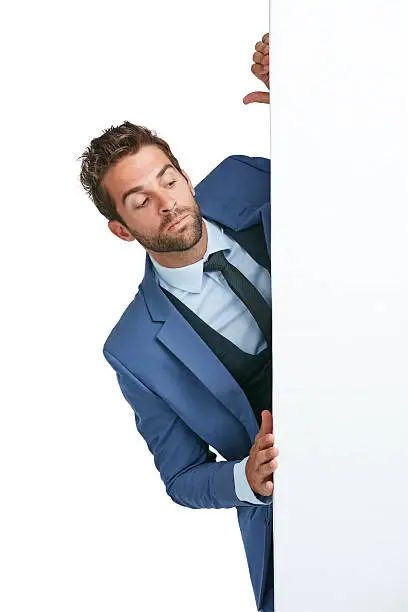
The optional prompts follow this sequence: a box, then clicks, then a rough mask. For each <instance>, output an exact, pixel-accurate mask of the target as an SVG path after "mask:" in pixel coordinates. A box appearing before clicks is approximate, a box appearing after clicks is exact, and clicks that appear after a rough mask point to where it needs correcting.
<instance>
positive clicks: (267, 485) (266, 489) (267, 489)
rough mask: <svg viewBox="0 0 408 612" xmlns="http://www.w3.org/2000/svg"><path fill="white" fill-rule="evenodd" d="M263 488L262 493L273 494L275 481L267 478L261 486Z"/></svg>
mask: <svg viewBox="0 0 408 612" xmlns="http://www.w3.org/2000/svg"><path fill="white" fill-rule="evenodd" d="M259 488H260V490H261V493H260V495H266V496H268V495H272V492H273V482H272V480H266V481H265V482H263V483H262V484H261V486H260V487H259Z"/></svg>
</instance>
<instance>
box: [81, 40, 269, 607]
mask: <svg viewBox="0 0 408 612" xmlns="http://www.w3.org/2000/svg"><path fill="white" fill-rule="evenodd" d="M255 49H256V52H255V53H254V55H253V60H254V65H253V67H252V71H253V73H254V74H256V76H258V77H259V78H260V79H261V80H262V81H263V82H264V83H265V84H266V85H267V86H269V66H268V59H269V38H268V35H265V36H264V37H263V39H262V41H259V42H258V43H257V45H256V46H255ZM267 96H269V94H267V92H253V93H251V94H248V96H246V97H245V98H244V103H252V102H268V101H269V97H267ZM269 165H270V164H269V160H266V159H264V158H250V157H246V156H243V155H233V156H231V157H228V158H227V159H226V160H224V161H223V162H222V163H221V164H219V165H218V166H217V167H216V168H215V169H214V170H213V171H212V172H211V173H210V174H209V175H208V176H207V177H206V178H205V179H203V180H202V181H201V182H200V183H199V185H197V187H196V189H194V187H193V186H192V184H191V181H190V178H189V176H188V175H187V173H186V172H185V171H184V170H182V169H181V168H180V166H179V163H178V161H177V159H176V158H175V157H174V155H173V153H172V151H171V150H170V147H169V146H168V144H167V143H166V142H165V141H163V140H162V139H161V138H159V137H157V136H156V135H155V134H153V133H152V132H150V130H148V129H147V128H144V127H141V126H135V125H133V124H131V123H129V122H125V123H124V124H123V125H121V126H118V127H116V128H111V129H110V130H107V131H106V132H104V133H103V134H102V136H100V137H99V138H96V139H94V140H92V142H91V144H90V146H89V147H88V149H87V150H86V151H85V153H84V154H83V156H82V169H81V182H82V185H83V186H84V188H85V189H86V191H87V192H88V194H89V195H90V196H91V197H92V199H93V201H94V203H95V204H96V206H97V207H98V209H99V210H100V212H101V213H102V214H104V215H105V216H106V217H107V218H108V219H109V223H108V227H109V229H110V231H112V232H113V233H114V234H115V235H116V236H117V237H119V238H120V239H121V240H125V241H132V240H137V241H138V242H139V243H140V244H141V245H142V246H143V247H144V249H145V250H146V265H145V275H144V278H143V281H142V283H141V284H140V286H139V291H138V292H137V294H136V295H135V298H134V300H133V301H132V302H131V304H129V306H128V307H127V308H126V310H125V312H124V313H123V314H122V316H121V318H120V320H119V321H118V323H117V324H116V325H115V327H114V328H113V330H112V332H111V333H110V335H109V337H108V339H107V340H106V342H105V345H104V348H103V352H104V356H105V358H106V359H107V361H108V362H109V363H110V365H111V366H112V367H113V368H114V370H115V372H116V376H117V379H118V382H119V385H120V388H121V391H122V393H123V395H124V397H125V398H126V400H127V401H128V402H129V404H130V405H131V407H132V408H133V410H134V413H135V420H136V426H137V429H138V431H139V432H140V434H141V435H142V436H143V438H144V439H145V441H146V443H147V445H148V448H149V450H150V451H151V452H152V454H153V456H154V461H155V465H156V467H157V469H158V470H159V472H160V476H161V478H162V480H163V482H164V484H165V487H166V491H167V493H168V494H169V496H170V497H171V498H172V499H173V500H174V501H175V502H176V503H178V504H180V505H183V506H187V507H190V508H232V507H236V508H237V513H238V521H239V525H240V529H241V534H242V538H243V541H244V546H245V551H246V555H247V560H248V566H249V571H250V576H251V580H252V586H253V589H254V594H255V598H256V603H257V607H258V609H261V605H262V604H263V608H262V609H263V610H264V612H271V611H272V610H273V568H272V508H271V502H272V489H273V480H272V477H273V472H274V471H275V470H276V467H277V464H276V457H277V455H278V450H277V448H275V446H274V436H273V434H272V415H271V412H270V410H271V384H272V358H271V278H270V202H269V190H270V172H269ZM209 446H212V447H213V448H215V449H216V450H217V451H218V452H219V453H220V455H221V456H222V457H224V458H225V460H224V461H216V456H215V454H214V453H213V452H211V451H210V450H209Z"/></svg>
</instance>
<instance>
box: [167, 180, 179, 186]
mask: <svg viewBox="0 0 408 612" xmlns="http://www.w3.org/2000/svg"><path fill="white" fill-rule="evenodd" d="M175 183H177V181H176V180H174V181H171V182H170V183H169V185H168V186H169V187H172V186H173V185H174V184H175Z"/></svg>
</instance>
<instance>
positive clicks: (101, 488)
mask: <svg viewBox="0 0 408 612" xmlns="http://www.w3.org/2000/svg"><path fill="white" fill-rule="evenodd" d="M268 16H269V6H268V3H267V1H266V0H260V1H259V2H257V3H256V4H255V3H253V2H249V1H245V2H243V1H237V0H222V2H220V1H215V0H205V2H204V1H203V2H192V1H189V2H188V1H186V0H185V1H181V0H173V1H172V2H165V1H164V0H160V1H158V0H153V1H151V2H134V1H133V2H125V1H123V0H118V1H116V2H101V1H99V2H94V1H86V0H84V1H83V2H68V3H55V2H54V3H51V2H44V1H39V2H34V3H28V2H22V3H17V4H14V5H11V4H9V5H8V7H7V9H3V15H2V19H1V21H2V32H1V37H0V38H1V40H2V47H3V48H2V54H1V56H2V63H3V70H2V90H3V93H2V107H3V110H2V115H1V116H2V124H1V146H0V150H1V156H2V158H1V169H2V180H1V196H2V197H1V205H2V230H3V231H2V236H1V261H2V289H3V292H2V295H3V297H2V305H1V310H2V315H1V324H2V332H1V345H2V384H1V394H2V398H1V423H0V466H1V468H0V470H1V482H0V495H1V498H2V502H1V506H0V512H1V521H0V529H1V542H0V550H1V553H0V554H1V557H0V563H1V568H0V575H1V583H2V585H1V589H0V608H1V610H2V611H4V612H16V611H18V612H22V611H24V612H26V611H28V610H37V609H38V610H42V612H49V611H52V612H55V611H58V612H68V611H69V612H72V611H73V610H75V611H76V612H89V611H91V610H98V611H99V612H103V611H109V612H113V611H114V612H118V611H120V612H127V611H134V610H136V609H140V610H143V611H146V612H150V611H153V612H155V611H159V610H160V611H161V610H168V609H175V610H178V611H179V612H182V611H186V612H187V611H188V612H191V610H194V611H195V612H200V611H206V612H208V611H209V610H215V611H218V610H220V611H221V610H234V611H236V612H248V611H249V610H255V600H254V597H253V592H252V587H251V584H250V578H249V572H248V568H247V564H246V558H245V554H244V548H243V545H242V541H241V537H240V532H239V528H238V522H237V518H236V511H235V509H231V510H228V511H227V510H218V511H215V510H213V511H194V510H191V509H187V508H182V507H180V506H177V505H176V504H174V503H173V502H172V501H171V499H170V498H169V497H167V495H166V492H165V488H164V485H163V484H162V481H161V480H160V476H159V473H158V472H157V470H156V468H155V466H154V463H153V458H152V456H151V455H150V452H149V451H148V449H147V446H146V444H145V443H144V441H143V439H142V438H141V437H140V436H139V435H138V433H137V430H136V426H135V422H134V416H133V412H132V410H131V408H130V406H129V405H128V404H127V403H126V401H125V399H124V398H123V396H122V395H121V392H120V389H119V386H118V384H117V381H116V377H115V373H114V371H113V370H112V368H111V367H110V366H109V364H108V363H107V362H106V361H105V359H104V357H103V355H102V346H103V343H104V341H105V339H106V337H107V336H108V334H109V332H110V331H111V329H112V327H113V326H114V325H115V323H116V321H117V320H118V319H119V317H120V315H121V314H122V312H123V310H124V309H125V307H126V306H127V305H128V303H129V302H130V301H131V300H132V299H133V297H134V295H135V293H136V291H137V288H138V285H139V283H140V282H141V279H142V275H143V271H144V252H143V250H142V249H141V247H140V248H138V245H137V244H136V243H135V242H134V243H125V242H123V241H120V240H119V239H118V238H116V237H114V236H113V234H111V232H110V231H109V230H108V227H107V220H106V219H105V218H104V217H103V216H102V215H100V213H99V212H98V211H97V209H96V208H95V206H94V205H93V204H92V202H91V201H90V200H88V198H87V196H86V195H85V194H84V193H82V191H81V187H80V184H79V181H78V174H79V169H80V164H79V162H78V161H77V158H78V157H79V156H80V155H81V153H82V152H83V150H84V149H85V147H86V146H87V145H88V143H89V141H90V140H91V139H92V138H93V137H96V136H99V135H100V134H101V132H102V130H103V129H106V128H108V127H110V126H111V125H116V124H119V123H121V122H123V121H124V120H129V121H132V122H134V123H138V124H141V125H146V126H147V127H149V128H151V129H155V130H156V131H157V133H158V135H160V136H161V137H162V138H164V139H165V140H167V141H168V142H169V144H170V146H171V148H172V150H173V152H174V154H175V155H176V157H178V159H179V161H180V163H181V165H182V167H183V168H184V169H185V170H186V171H187V173H189V174H190V176H191V179H192V182H193V184H196V183H198V182H199V181H200V180H201V179H202V178H204V176H205V175H206V174H207V173H208V172H209V171H210V170H211V169H212V168H214V167H215V166H216V165H217V164H218V163H219V162H220V161H222V159H224V158H225V157H226V156H228V155H231V154H245V155H261V156H266V157H268V156H269V152H270V140H269V108H268V107H267V106H266V105H250V106H245V105H244V104H243V103H242V98H243V97H244V96H245V95H246V94H247V93H249V92H251V91H254V90H258V89H264V86H263V85H262V83H261V82H260V81H258V80H257V79H256V78H255V77H254V76H253V75H252V73H251V71H250V67H251V64H252V54H253V52H254V45H255V43H256V42H257V41H258V40H260V39H261V37H262V36H263V34H264V33H265V32H267V31H268Z"/></svg>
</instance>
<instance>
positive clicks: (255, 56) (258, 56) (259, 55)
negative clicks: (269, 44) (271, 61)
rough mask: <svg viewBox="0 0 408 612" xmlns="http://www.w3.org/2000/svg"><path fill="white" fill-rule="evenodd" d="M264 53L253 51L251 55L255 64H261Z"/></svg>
mask: <svg viewBox="0 0 408 612" xmlns="http://www.w3.org/2000/svg"><path fill="white" fill-rule="evenodd" d="M264 57H265V56H264V54H263V53H260V52H259V51H255V53H254V54H253V56H252V61H254V62H255V63H256V64H261V65H263V64H264V63H265V62H264Z"/></svg>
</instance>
